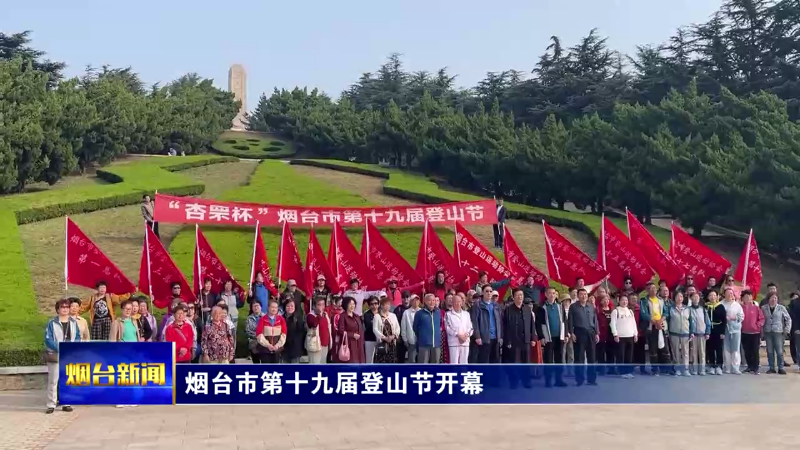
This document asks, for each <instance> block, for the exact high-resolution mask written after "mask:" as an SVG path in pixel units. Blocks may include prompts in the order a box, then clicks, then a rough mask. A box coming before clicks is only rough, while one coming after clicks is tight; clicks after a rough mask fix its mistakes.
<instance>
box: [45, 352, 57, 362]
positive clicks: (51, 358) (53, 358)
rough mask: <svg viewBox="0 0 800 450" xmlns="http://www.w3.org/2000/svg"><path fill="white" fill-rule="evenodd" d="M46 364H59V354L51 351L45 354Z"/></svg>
mask: <svg viewBox="0 0 800 450" xmlns="http://www.w3.org/2000/svg"><path fill="white" fill-rule="evenodd" d="M44 362H48V363H57V362H58V353H56V352H51V351H46V352H44Z"/></svg>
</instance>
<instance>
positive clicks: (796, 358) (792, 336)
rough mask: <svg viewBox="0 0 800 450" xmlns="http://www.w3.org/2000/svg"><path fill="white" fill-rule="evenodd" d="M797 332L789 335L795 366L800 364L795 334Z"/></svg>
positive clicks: (790, 351)
mask: <svg viewBox="0 0 800 450" xmlns="http://www.w3.org/2000/svg"><path fill="white" fill-rule="evenodd" d="M795 331H796V330H792V333H791V334H790V335H789V353H790V354H791V355H792V361H793V362H794V363H795V364H800V356H798V355H797V336H796V335H795V334H794V332H795Z"/></svg>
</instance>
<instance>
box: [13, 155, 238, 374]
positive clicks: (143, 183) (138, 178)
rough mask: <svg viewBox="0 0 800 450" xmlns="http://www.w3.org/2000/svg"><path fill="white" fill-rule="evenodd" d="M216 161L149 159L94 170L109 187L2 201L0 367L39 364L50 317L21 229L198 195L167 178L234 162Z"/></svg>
mask: <svg viewBox="0 0 800 450" xmlns="http://www.w3.org/2000/svg"><path fill="white" fill-rule="evenodd" d="M237 160H238V159H237V158H230V157H219V156H208V155H202V156H188V157H181V158H155V157H151V158H147V159H144V160H141V161H137V162H132V163H130V164H121V165H118V166H113V167H109V168H108V169H103V170H98V171H97V176H98V178H100V179H102V180H104V181H107V182H109V183H113V184H110V185H94V186H88V187H80V188H77V187H76V188H68V189H64V190H61V191H52V190H51V191H43V192H37V193H31V194H19V195H11V196H6V197H2V198H0V248H2V249H3V252H2V253H0V330H2V331H0V367H2V366H20V365H39V364H42V359H41V355H42V351H43V350H44V343H43V341H42V336H43V333H44V331H43V327H44V324H45V323H46V321H47V320H48V317H49V314H40V313H39V311H38V310H37V308H36V304H35V302H34V301H33V298H34V292H33V286H32V284H31V281H30V273H29V272H28V265H27V260H26V255H25V251H24V248H23V246H22V240H21V239H20V236H19V225H21V224H25V223H31V222H36V221H41V220H46V219H53V218H56V217H62V216H64V215H66V214H78V213H85V212H91V211H97V210H100V209H106V208H114V207H118V206H125V205H131V204H136V203H139V202H140V201H141V198H142V195H144V194H146V193H149V194H152V193H153V192H154V191H155V190H156V189H157V190H158V191H159V192H164V193H169V194H172V195H193V194H199V193H202V192H203V190H204V188H205V187H204V185H202V184H198V183H194V182H192V181H191V180H190V179H189V178H186V177H184V176H182V175H170V174H168V173H165V171H167V172H176V171H180V170H185V169H189V168H193V167H201V166H206V165H209V164H218V163H223V162H233V161H237Z"/></svg>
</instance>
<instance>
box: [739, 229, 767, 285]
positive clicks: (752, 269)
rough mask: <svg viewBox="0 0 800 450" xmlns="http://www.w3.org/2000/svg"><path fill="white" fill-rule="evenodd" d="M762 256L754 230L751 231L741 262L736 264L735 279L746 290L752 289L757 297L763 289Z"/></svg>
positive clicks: (740, 257)
mask: <svg viewBox="0 0 800 450" xmlns="http://www.w3.org/2000/svg"><path fill="white" fill-rule="evenodd" d="M761 275H762V274H761V255H760V254H759V253H758V245H757V244H756V238H755V237H754V236H753V230H750V235H749V236H747V243H746V244H745V246H744V248H743V249H742V255H741V256H739V262H738V263H737V264H736V272H734V273H733V279H734V280H736V281H739V282H741V283H742V286H744V288H745V289H750V290H751V291H752V292H753V296H754V297H755V295H756V294H758V291H759V290H760V289H761Z"/></svg>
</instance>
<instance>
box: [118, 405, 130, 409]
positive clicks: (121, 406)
mask: <svg viewBox="0 0 800 450" xmlns="http://www.w3.org/2000/svg"><path fill="white" fill-rule="evenodd" d="M126 406H128V405H117V408H124V407H126Z"/></svg>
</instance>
